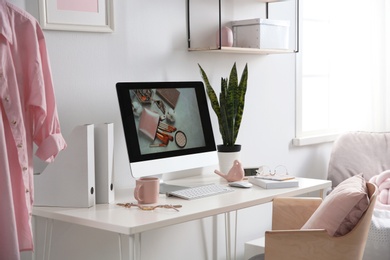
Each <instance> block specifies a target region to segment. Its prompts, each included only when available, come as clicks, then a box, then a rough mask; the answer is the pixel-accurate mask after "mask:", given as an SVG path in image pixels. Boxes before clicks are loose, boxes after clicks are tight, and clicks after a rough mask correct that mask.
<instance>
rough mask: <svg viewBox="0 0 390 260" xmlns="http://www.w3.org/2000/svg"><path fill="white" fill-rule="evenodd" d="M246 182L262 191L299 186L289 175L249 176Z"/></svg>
mask: <svg viewBox="0 0 390 260" xmlns="http://www.w3.org/2000/svg"><path fill="white" fill-rule="evenodd" d="M248 181H249V182H250V183H252V184H254V185H257V186H259V187H262V188H264V189H279V188H292V187H298V186H299V181H298V180H297V179H296V178H295V177H294V176H291V175H257V176H249V177H248Z"/></svg>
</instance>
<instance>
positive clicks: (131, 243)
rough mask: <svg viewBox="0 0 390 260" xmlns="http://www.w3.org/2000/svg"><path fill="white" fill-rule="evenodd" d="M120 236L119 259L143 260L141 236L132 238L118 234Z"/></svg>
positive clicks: (135, 235) (136, 235) (137, 235)
mask: <svg viewBox="0 0 390 260" xmlns="http://www.w3.org/2000/svg"><path fill="white" fill-rule="evenodd" d="M118 236H119V259H120V260H141V234H140V233H138V234H134V235H132V236H129V235H124V234H118Z"/></svg>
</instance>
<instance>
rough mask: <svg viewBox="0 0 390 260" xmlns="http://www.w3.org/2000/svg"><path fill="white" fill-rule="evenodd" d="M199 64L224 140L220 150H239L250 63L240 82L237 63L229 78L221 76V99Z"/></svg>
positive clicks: (227, 151)
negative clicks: (238, 137)
mask: <svg viewBox="0 0 390 260" xmlns="http://www.w3.org/2000/svg"><path fill="white" fill-rule="evenodd" d="M198 66H199V68H200V72H201V75H202V78H203V81H204V84H205V85H206V92H207V96H208V97H209V100H210V103H211V107H212V108H213V110H214V112H215V114H216V116H217V118H218V124H219V132H220V133H221V137H222V142H223V143H222V144H221V145H218V146H217V149H218V152H220V153H230V152H239V151H240V150H241V145H238V144H236V139H237V136H238V132H239V130H240V125H241V120H242V115H243V112H244V104H245V94H246V89H247V81H248V64H246V65H245V68H244V70H243V72H242V75H241V79H240V82H238V76H237V68H236V63H234V64H233V67H232V69H231V71H230V75H229V78H223V77H222V78H221V92H220V94H219V100H218V98H217V94H216V93H215V91H214V89H213V87H212V86H211V84H210V82H209V79H208V77H207V74H206V72H205V71H204V70H203V68H202V67H201V66H200V65H199V64H198ZM220 160H221V158H220ZM233 161H234V159H233ZM230 165H231V164H230ZM220 167H221V162H220ZM229 169H230V167H229ZM221 171H222V170H221Z"/></svg>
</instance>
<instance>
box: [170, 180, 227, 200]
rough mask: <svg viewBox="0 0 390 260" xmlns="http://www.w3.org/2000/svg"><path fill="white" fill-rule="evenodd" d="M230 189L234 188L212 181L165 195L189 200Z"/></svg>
mask: <svg viewBox="0 0 390 260" xmlns="http://www.w3.org/2000/svg"><path fill="white" fill-rule="evenodd" d="M231 191H234V189H232V188H229V187H226V186H224V185H220V184H215V183H212V184H207V185H203V186H197V187H191V188H186V189H183V190H177V191H172V192H169V193H168V194H167V195H168V196H175V197H179V198H182V199H186V200H191V199H198V198H204V197H208V196H212V195H218V194H222V193H227V192H231Z"/></svg>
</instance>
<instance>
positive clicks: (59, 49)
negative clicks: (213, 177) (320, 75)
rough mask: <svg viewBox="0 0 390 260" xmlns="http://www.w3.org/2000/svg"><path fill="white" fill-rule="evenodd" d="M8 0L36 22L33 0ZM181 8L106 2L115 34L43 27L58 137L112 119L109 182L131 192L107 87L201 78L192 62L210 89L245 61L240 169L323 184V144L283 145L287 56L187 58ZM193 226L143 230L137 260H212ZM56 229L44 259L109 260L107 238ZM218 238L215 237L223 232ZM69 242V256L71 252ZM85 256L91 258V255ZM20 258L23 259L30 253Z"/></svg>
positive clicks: (265, 213)
mask: <svg viewBox="0 0 390 260" xmlns="http://www.w3.org/2000/svg"><path fill="white" fill-rule="evenodd" d="M10 2H13V3H15V4H16V5H18V6H20V7H22V8H24V9H26V10H27V11H29V12H30V13H32V14H33V15H34V16H36V17H38V8H37V5H38V1H37V0H35V1H32V0H10ZM185 2H186V1H183V0H170V1H160V0H148V1H145V0H131V1H129V0H127V1H124V0H114V16H115V32H113V33H85V32H63V31H48V30H47V31H45V36H46V40H47V46H48V50H49V56H50V60H51V65H52V73H53V79H54V83H55V92H56V97H57V105H58V112H59V116H60V122H61V127H62V131H63V134H64V136H67V135H69V134H70V132H71V130H72V129H73V128H74V127H75V126H76V125H79V124H86V123H102V122H114V123H115V154H116V156H115V186H116V187H117V188H119V187H131V186H133V185H134V180H133V179H132V178H131V176H130V174H129V167H128V161H127V153H126V148H125V141H124V136H123V132H122V125H121V119H120V113H119V108H118V104H117V98H116V92H115V83H116V82H118V81H151V80H156V81H157V80H159V81H165V80H201V77H200V74H199V70H198V67H197V63H200V64H201V65H202V66H203V68H204V69H205V70H206V71H207V72H208V74H209V76H210V79H211V82H212V84H214V85H217V86H218V85H219V80H220V77H221V76H227V74H228V73H229V71H230V68H231V66H232V65H233V63H234V62H237V66H238V70H239V73H240V74H241V71H242V69H243V67H244V65H245V63H248V66H249V80H248V92H247V102H246V107H245V113H244V118H243V122H242V128H241V132H240V134H239V137H238V143H241V144H242V145H243V151H242V155H241V158H242V162H243V164H244V166H259V165H263V164H266V165H269V166H271V167H275V166H277V165H279V164H283V165H285V166H286V167H287V168H288V169H289V172H290V174H293V175H296V176H304V177H313V178H325V176H326V170H327V162H328V158H329V152H330V144H324V145H316V146H308V147H300V148H297V147H293V146H292V145H291V139H292V138H293V137H294V134H295V54H282V55H266V56H259V55H248V54H241V55H240V54H222V53H216V54H215V53H194V52H188V51H187V39H186V37H187V36H186V4H185ZM285 11H286V12H292V11H293V10H285ZM212 120H213V124H214V129H215V136H216V139H217V143H218V142H220V137H219V133H218V132H217V129H218V127H217V125H216V118H215V116H214V114H212ZM268 209H269V207H268V206H265V207H258V208H255V209H248V210H244V211H240V212H239V216H240V218H239V230H240V236H239V247H238V248H237V250H238V256H239V257H238V259H241V258H242V257H243V243H244V241H246V240H250V239H253V238H255V237H258V236H259V235H260V234H261V232H263V231H264V230H265V229H266V228H268V227H269V215H270V212H269V210H268ZM263 218H264V219H263ZM252 219H253V220H254V221H259V220H264V224H258V225H259V228H258V230H256V229H254V228H253V227H251V226H250V225H249V224H247V223H250V220H252ZM219 220H221V218H219ZM205 223H206V224H205V225H211V224H212V223H213V222H212V220H211V219H210V220H205ZM201 224H202V222H201V221H200V222H191V223H185V224H182V225H181V226H180V227H169V228H166V229H163V230H158V231H155V232H149V233H147V234H145V236H143V241H147V244H148V245H150V246H152V248H154V249H153V250H152V251H148V253H147V256H145V259H153V258H161V256H164V255H165V256H168V255H169V254H171V255H170V257H167V258H165V257H163V259H181V257H180V255H182V254H184V255H186V256H187V258H188V259H206V258H207V257H209V259H215V256H216V255H215V254H214V253H210V251H209V247H208V245H202V243H201V242H200V241H202V240H201V238H202V234H198V233H199V232H200V230H201V229H200V228H199V225H201ZM39 226H40V224H39V223H37V227H38V228H39ZM55 228H57V229H58V230H62V233H63V236H61V237H54V242H55V243H57V244H55V245H54V248H53V251H52V253H53V254H54V253H57V254H58V255H59V256H58V257H57V258H56V259H111V258H115V257H116V256H117V253H116V249H117V245H116V243H117V242H116V238H115V237H110V236H111V235H110V234H107V233H105V232H96V231H92V230H89V229H81V230H80V228H79V227H72V226H70V225H67V224H64V223H58V224H57V225H56V226H55ZM73 232H76V233H77V232H79V233H78V235H77V237H78V239H76V240H72V239H70V237H72V236H71V235H69V234H73ZM88 233H90V234H93V237H94V239H93V240H90V239H87V238H86V237H85V238H84V235H85V234H88ZM175 234H177V236H175ZM188 234H191V237H193V238H192V240H193V241H196V242H195V243H194V244H196V246H195V247H193V246H191V245H192V244H191V243H192V242H191V243H190V241H187V240H184V242H183V240H182V239H180V238H181V237H183V236H188ZM206 234H208V235H210V234H209V233H207V232H206ZM67 235H69V237H67ZM166 236H169V237H173V239H172V240H171V241H172V242H170V241H169V240H168V241H167V239H165V237H166ZM218 239H223V234H220V237H219V238H218ZM77 241H78V242H80V243H81V242H82V245H83V246H79V247H77V245H80V243H78V242H77ZM221 241H223V240H221ZM221 243H223V242H221ZM100 244H104V245H106V246H107V249H106V250H103V251H102V250H101V246H99V245H100ZM72 245H73V246H76V247H75V248H76V249H77V250H72V248H74V247H72ZM161 245H163V246H161ZM188 245H190V246H188ZM99 250H100V251H99ZM92 251H94V253H93V254H90V252H92ZM217 251H218V252H219V253H217V255H218V257H220V259H223V257H222V256H219V255H220V254H221V252H222V253H223V248H222V249H218V250H217ZM70 252H72V253H70ZM172 252H176V253H172ZM38 253H39V250H38ZM23 256H24V257H26V259H29V258H30V257H31V256H30V255H29V254H28V253H26V254H23ZM70 256H71V258H69V257H70ZM111 256H112V257H111ZM210 256H211V257H210ZM146 257H148V258H146ZM38 259H39V258H38Z"/></svg>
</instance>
